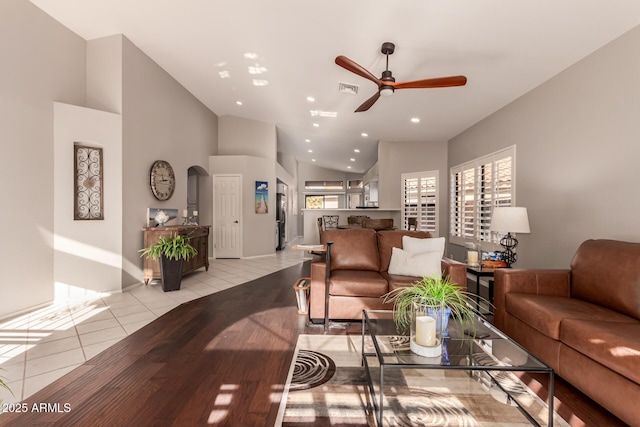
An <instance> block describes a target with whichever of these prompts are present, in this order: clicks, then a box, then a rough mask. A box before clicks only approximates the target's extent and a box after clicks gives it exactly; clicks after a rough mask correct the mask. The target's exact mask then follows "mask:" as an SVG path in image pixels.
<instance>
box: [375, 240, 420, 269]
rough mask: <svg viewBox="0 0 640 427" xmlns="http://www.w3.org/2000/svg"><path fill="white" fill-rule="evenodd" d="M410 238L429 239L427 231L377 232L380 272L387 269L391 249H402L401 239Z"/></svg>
mask: <svg viewBox="0 0 640 427" xmlns="http://www.w3.org/2000/svg"><path fill="white" fill-rule="evenodd" d="M403 236H411V237H416V238H419V239H427V238H429V237H431V233H429V232H428V231H409V230H381V231H378V250H379V252H380V271H387V270H388V269H389V262H390V261H391V251H392V248H400V249H402V237H403Z"/></svg>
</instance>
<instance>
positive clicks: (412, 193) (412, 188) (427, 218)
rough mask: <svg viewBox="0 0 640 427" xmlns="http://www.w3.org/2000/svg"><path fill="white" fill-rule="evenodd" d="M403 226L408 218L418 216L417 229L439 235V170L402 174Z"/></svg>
mask: <svg viewBox="0 0 640 427" xmlns="http://www.w3.org/2000/svg"><path fill="white" fill-rule="evenodd" d="M402 189H403V197H404V202H403V210H402V224H403V228H404V229H407V228H408V227H407V226H408V218H417V220H418V224H417V229H418V230H422V231H429V232H431V233H432V234H433V235H434V236H437V235H438V231H439V227H438V208H437V201H438V171H431V172H416V173H404V174H402Z"/></svg>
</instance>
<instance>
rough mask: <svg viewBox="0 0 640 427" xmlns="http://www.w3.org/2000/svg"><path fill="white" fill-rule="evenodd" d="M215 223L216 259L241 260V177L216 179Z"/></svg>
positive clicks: (233, 176) (228, 176)
mask: <svg viewBox="0 0 640 427" xmlns="http://www.w3.org/2000/svg"><path fill="white" fill-rule="evenodd" d="M214 180H215V185H214V197H213V200H214V208H213V212H214V221H215V236H216V248H215V256H216V258H240V257H241V256H242V246H241V241H242V240H241V228H240V219H241V218H240V216H241V215H240V212H241V206H240V204H241V194H242V189H241V177H240V175H216V176H215V177H214Z"/></svg>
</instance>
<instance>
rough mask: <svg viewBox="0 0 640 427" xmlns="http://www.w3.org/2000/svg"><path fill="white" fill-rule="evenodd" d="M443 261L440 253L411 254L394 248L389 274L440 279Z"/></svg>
mask: <svg viewBox="0 0 640 427" xmlns="http://www.w3.org/2000/svg"><path fill="white" fill-rule="evenodd" d="M441 259H442V256H441V255H440V251H431V252H422V253H411V252H408V251H405V250H403V249H400V248H392V251H391V261H390V262H389V269H388V272H389V274H399V275H402V276H416V277H432V276H438V277H440V276H441V275H442V272H441V269H440V260H441Z"/></svg>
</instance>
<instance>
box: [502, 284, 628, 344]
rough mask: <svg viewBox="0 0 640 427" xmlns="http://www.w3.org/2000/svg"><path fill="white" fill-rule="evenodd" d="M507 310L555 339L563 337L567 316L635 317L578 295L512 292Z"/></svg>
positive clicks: (621, 319)
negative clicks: (564, 321) (582, 298)
mask: <svg viewBox="0 0 640 427" xmlns="http://www.w3.org/2000/svg"><path fill="white" fill-rule="evenodd" d="M505 311H506V312H507V313H509V314H511V315H512V316H514V317H516V318H518V319H520V320H522V321H523V322H524V323H527V324H528V325H530V326H531V327H532V328H534V329H536V330H538V331H540V332H541V333H543V334H544V335H546V336H548V337H550V338H553V339H555V340H559V339H560V324H561V322H562V321H563V320H564V319H581V320H598V321H612V322H621V323H634V322H636V320H635V319H633V318H631V317H629V316H625V315H624V314H620V313H617V312H615V311H612V310H609V309H607V308H605V307H601V306H599V305H596V304H591V303H589V302H586V301H582V300H579V299H575V298H566V297H558V296H549V295H534V294H521V293H508V294H506V295H505Z"/></svg>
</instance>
